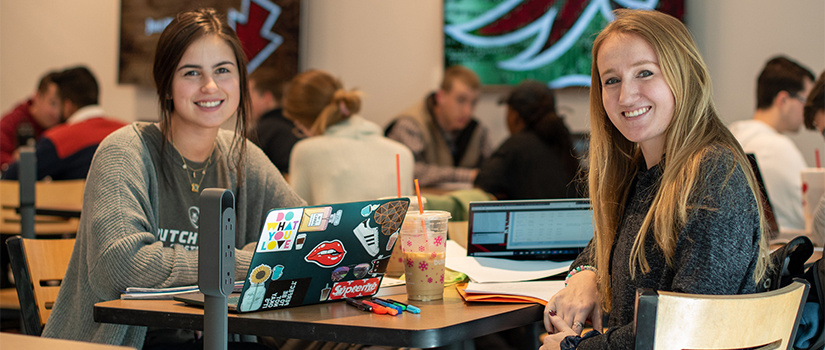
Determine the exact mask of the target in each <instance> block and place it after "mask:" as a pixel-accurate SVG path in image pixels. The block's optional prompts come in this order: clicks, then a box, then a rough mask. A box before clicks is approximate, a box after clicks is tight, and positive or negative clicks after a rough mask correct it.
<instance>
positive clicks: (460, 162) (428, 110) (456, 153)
mask: <svg viewBox="0 0 825 350" xmlns="http://www.w3.org/2000/svg"><path fill="white" fill-rule="evenodd" d="M480 89H481V80H479V78H478V75H476V73H475V72H473V71H471V70H469V69H467V68H466V67H462V66H452V67H449V68H447V69H446V70H444V78H443V79H442V80H441V86H440V87H439V89H438V91H435V92H432V93H430V94H428V95H427V96H425V97H424V99H423V100H421V101H420V102H418V103H416V104H415V105H413V106H411V107H409V108H407V109H406V110H405V111H403V112H401V114H399V115H398V116H397V117H395V119H394V120H393V121H392V122H391V123H390V124H389V126H387V129H386V135H387V137H389V138H391V139H393V140H396V141H398V142H401V143H403V144H404V145H406V146H407V147H409V149H410V150H411V151H412V153H413V155H414V156H415V178H416V179H418V181H419V182H420V184H421V186H436V185H439V184H444V183H465V184H471V183H473V180H474V179H475V177H476V174H477V173H478V167H479V166H481V164H482V162H483V161H484V159H486V158H487V157H488V156H489V155H490V149H491V146H490V141H489V137H488V134H489V131H488V130H487V127H486V126H484V125H483V124H481V123H479V121H478V120H476V119H475V118H474V117H473V111H474V110H475V108H476V103H477V102H478V96H479V90H480Z"/></svg>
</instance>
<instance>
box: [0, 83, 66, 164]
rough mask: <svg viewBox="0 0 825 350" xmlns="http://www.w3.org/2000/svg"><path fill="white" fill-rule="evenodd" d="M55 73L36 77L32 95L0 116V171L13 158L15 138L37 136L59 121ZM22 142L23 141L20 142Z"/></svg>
mask: <svg viewBox="0 0 825 350" xmlns="http://www.w3.org/2000/svg"><path fill="white" fill-rule="evenodd" d="M56 75H57V72H54V71H52V72H48V73H46V74H45V75H43V77H42V78H40V82H39V83H38V84H37V91H35V92H34V95H33V96H32V97H31V98H29V99H26V100H25V101H23V102H21V103H19V104H18V105H17V106H15V107H14V108H13V109H12V110H11V111H9V112H8V113H6V114H4V115H3V118H2V119H0V171H2V170H6V169H7V168H8V167H9V164H11V163H13V162H14V161H16V160H17V157H16V152H17V147H18V146H20V142H21V141H23V140H20V139H19V138H34V139H35V141H37V140H39V139H40V136H41V135H43V132H44V131H46V130H47V129H49V128H51V127H53V126H55V125H57V124H59V123H60V122H61V121H62V117H61V115H60V94H59V93H58V90H57V84H55V83H54V80H53V78H54V77H55V76H56ZM23 142H25V141H23Z"/></svg>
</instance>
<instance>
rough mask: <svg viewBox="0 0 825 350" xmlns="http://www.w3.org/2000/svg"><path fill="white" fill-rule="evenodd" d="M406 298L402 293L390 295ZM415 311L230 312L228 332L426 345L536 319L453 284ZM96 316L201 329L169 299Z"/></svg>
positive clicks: (100, 307) (122, 304)
mask: <svg viewBox="0 0 825 350" xmlns="http://www.w3.org/2000/svg"><path fill="white" fill-rule="evenodd" d="M387 297H388V298H390V299H395V300H398V301H402V302H405V301H406V300H407V297H406V294H399V295H390V296H387ZM410 304H413V305H416V306H418V307H419V308H421V313H420V314H411V313H407V312H404V313H403V314H402V315H399V316H388V315H376V314H373V313H369V312H364V311H360V310H358V309H356V308H354V307H352V306H349V305H346V304H345V303H343V302H334V303H326V304H317V305H307V306H301V307H295V308H287V309H281V310H272V311H262V312H253V313H247V314H231V313H230V315H229V332H231V333H239V334H253V335H264V336H275V337H285V338H300V339H311V340H322V341H335V342H344V343H359V344H371V345H384V346H396V347H416V348H431V347H437V346H444V345H448V344H454V343H459V342H462V341H464V340H469V339H473V338H476V337H479V336H483V335H487V334H491V333H495V332H499V331H502V330H506V329H510V328H515V327H519V326H524V325H529V324H532V323H534V322H540V321H541V317H542V310H543V307H542V306H541V305H538V304H512V303H501V304H499V303H465V302H464V299H462V298H461V296H460V295H458V292H457V291H456V290H455V288H454V287H447V288H446V289H445V290H444V299H443V300H440V301H431V302H411V303H410ZM94 319H95V321H97V322H107V323H118V324H128V325H139V326H155V327H171V328H183V329H195V330H202V329H203V309H201V308H197V307H191V306H186V305H184V304H183V303H181V302H177V301H173V300H112V301H106V302H101V303H98V304H95V307H94Z"/></svg>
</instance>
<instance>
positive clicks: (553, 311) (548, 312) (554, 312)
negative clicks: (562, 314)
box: [547, 310, 556, 316]
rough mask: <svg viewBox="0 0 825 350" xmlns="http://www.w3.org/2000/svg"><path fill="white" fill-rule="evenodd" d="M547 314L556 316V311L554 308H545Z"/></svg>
mask: <svg viewBox="0 0 825 350" xmlns="http://www.w3.org/2000/svg"><path fill="white" fill-rule="evenodd" d="M547 314H548V315H550V316H556V311H555V310H547Z"/></svg>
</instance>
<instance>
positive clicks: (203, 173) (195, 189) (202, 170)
mask: <svg viewBox="0 0 825 350" xmlns="http://www.w3.org/2000/svg"><path fill="white" fill-rule="evenodd" d="M170 142H171V141H170ZM172 146H175V143H174V142H172ZM177 148H178V147H177V146H175V149H176V150H177ZM214 150H215V144H214V143H212V149H211V150H210V151H209V158H207V160H206V165H204V166H203V168H200V169H195V168H192V167H190V166H188V165H186V158H184V157H183V154H181V153H180V151H178V155H180V160H181V161H183V167H182V168H183V171H185V172H186V178H187V179H189V170H192V180H190V181H189V184H190V185H191V187H190V189H191V190H192V192H195V193H198V192H199V191H200V189H201V184H202V183H203V179H205V178H206V168H208V167H209V165H210V164H212V152H213V151H214ZM198 172H200V173H201V179H200V181H198V183H195V179H196V178H197V174H198Z"/></svg>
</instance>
